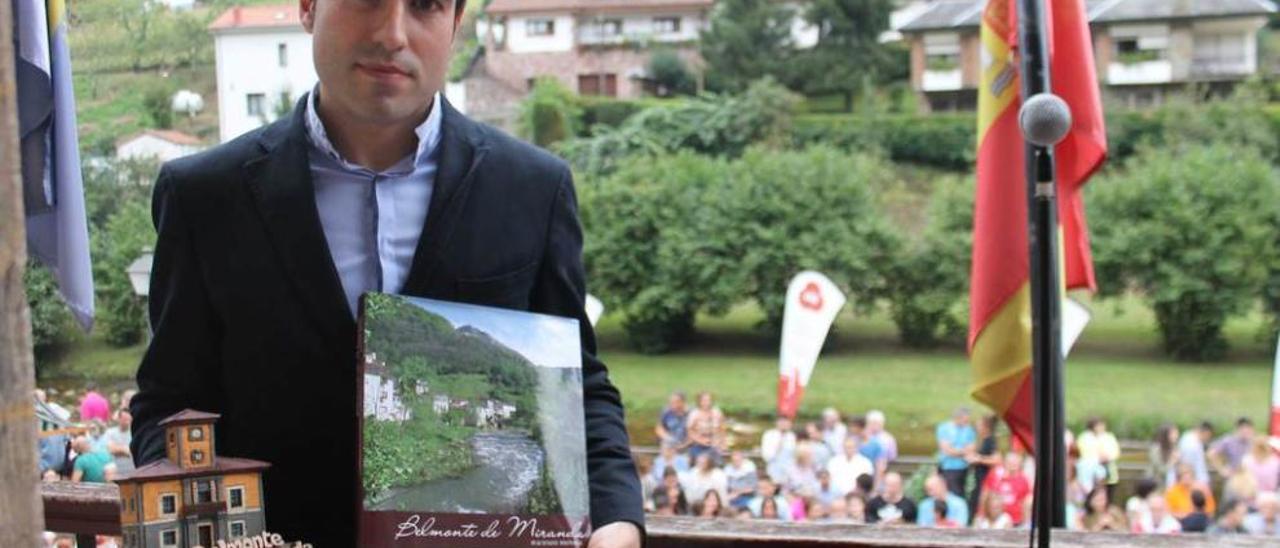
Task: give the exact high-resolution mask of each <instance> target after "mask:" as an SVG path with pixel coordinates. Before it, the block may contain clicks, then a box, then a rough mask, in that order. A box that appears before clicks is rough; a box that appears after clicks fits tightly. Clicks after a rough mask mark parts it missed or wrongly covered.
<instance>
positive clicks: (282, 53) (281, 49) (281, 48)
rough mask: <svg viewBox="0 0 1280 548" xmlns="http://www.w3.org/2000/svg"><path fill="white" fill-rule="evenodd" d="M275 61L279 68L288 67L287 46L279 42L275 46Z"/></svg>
mask: <svg viewBox="0 0 1280 548" xmlns="http://www.w3.org/2000/svg"><path fill="white" fill-rule="evenodd" d="M276 60H277V62H279V63H280V66H281V67H287V66H289V44H286V43H284V42H281V43H280V45H278V46H276Z"/></svg>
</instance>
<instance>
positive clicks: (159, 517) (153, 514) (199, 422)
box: [116, 409, 270, 548]
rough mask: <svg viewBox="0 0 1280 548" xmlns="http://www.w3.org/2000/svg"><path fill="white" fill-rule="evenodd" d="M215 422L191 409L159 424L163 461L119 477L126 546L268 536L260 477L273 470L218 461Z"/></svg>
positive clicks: (151, 547) (162, 547)
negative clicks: (263, 534) (265, 530)
mask: <svg viewBox="0 0 1280 548" xmlns="http://www.w3.org/2000/svg"><path fill="white" fill-rule="evenodd" d="M217 420H218V415H215V414H213V413H203V412H200V411H194V410H191V409H188V410H185V411H182V412H181V413H178V414H176V415H173V416H171V417H169V418H167V419H165V420H163V421H160V426H161V427H163V428H164V429H165V447H166V455H165V458H164V459H160V460H157V461H155V462H152V463H149V464H147V465H145V466H142V467H139V468H138V469H136V470H134V471H133V472H131V473H129V474H128V475H126V476H125V477H123V478H121V479H117V480H116V483H118V484H119V485H120V524H121V529H122V532H123V534H124V547H125V548H169V547H179V546H181V547H190V546H203V547H205V548H210V547H213V546H217V544H218V541H220V540H221V541H226V542H230V541H234V540H236V539H238V538H242V537H253V536H256V535H259V534H261V533H262V532H263V528H264V525H265V523H264V521H265V513H264V512H265V506H264V505H263V497H262V472H263V470H266V469H267V467H268V466H270V465H269V464H267V463H265V462H262V461H256V460H249V459H235V458H230V457H219V456H217V452H216V448H215V447H214V438H213V423H214V422H216V421H217Z"/></svg>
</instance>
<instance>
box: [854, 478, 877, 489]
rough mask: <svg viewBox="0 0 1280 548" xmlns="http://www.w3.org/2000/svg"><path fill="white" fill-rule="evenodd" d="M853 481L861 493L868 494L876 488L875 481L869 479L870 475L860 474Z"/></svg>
mask: <svg viewBox="0 0 1280 548" xmlns="http://www.w3.org/2000/svg"><path fill="white" fill-rule="evenodd" d="M853 481H854V483H856V484H857V485H858V490H859V491H862V492H863V493H870V492H872V491H873V490H875V488H876V479H875V478H873V477H871V474H861V475H859V476H858V478H857V479H855V480H853Z"/></svg>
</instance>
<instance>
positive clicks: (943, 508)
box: [933, 499, 947, 517]
mask: <svg viewBox="0 0 1280 548" xmlns="http://www.w3.org/2000/svg"><path fill="white" fill-rule="evenodd" d="M933 515H935V516H942V517H946V516H947V501H946V500H943V499H933Z"/></svg>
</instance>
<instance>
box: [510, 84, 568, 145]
mask: <svg viewBox="0 0 1280 548" xmlns="http://www.w3.org/2000/svg"><path fill="white" fill-rule="evenodd" d="M581 117H582V109H581V108H580V107H579V106H578V104H577V96H575V95H574V93H573V92H572V91H570V90H569V88H566V87H565V86H564V85H563V84H561V83H560V81H559V80H556V79H554V78H539V79H538V81H537V82H536V83H535V84H534V86H533V90H532V91H530V92H529V96H528V97H526V98H525V100H524V102H523V103H521V104H520V120H519V125H520V135H521V136H522V137H524V138H526V139H528V140H529V141H531V142H532V143H533V144H535V145H538V146H540V147H549V146H551V145H553V144H555V143H558V142H560V141H564V140H565V139H568V138H570V137H573V136H574V135H575V134H576V133H577V121H578V120H579V119H580V118H581Z"/></svg>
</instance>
